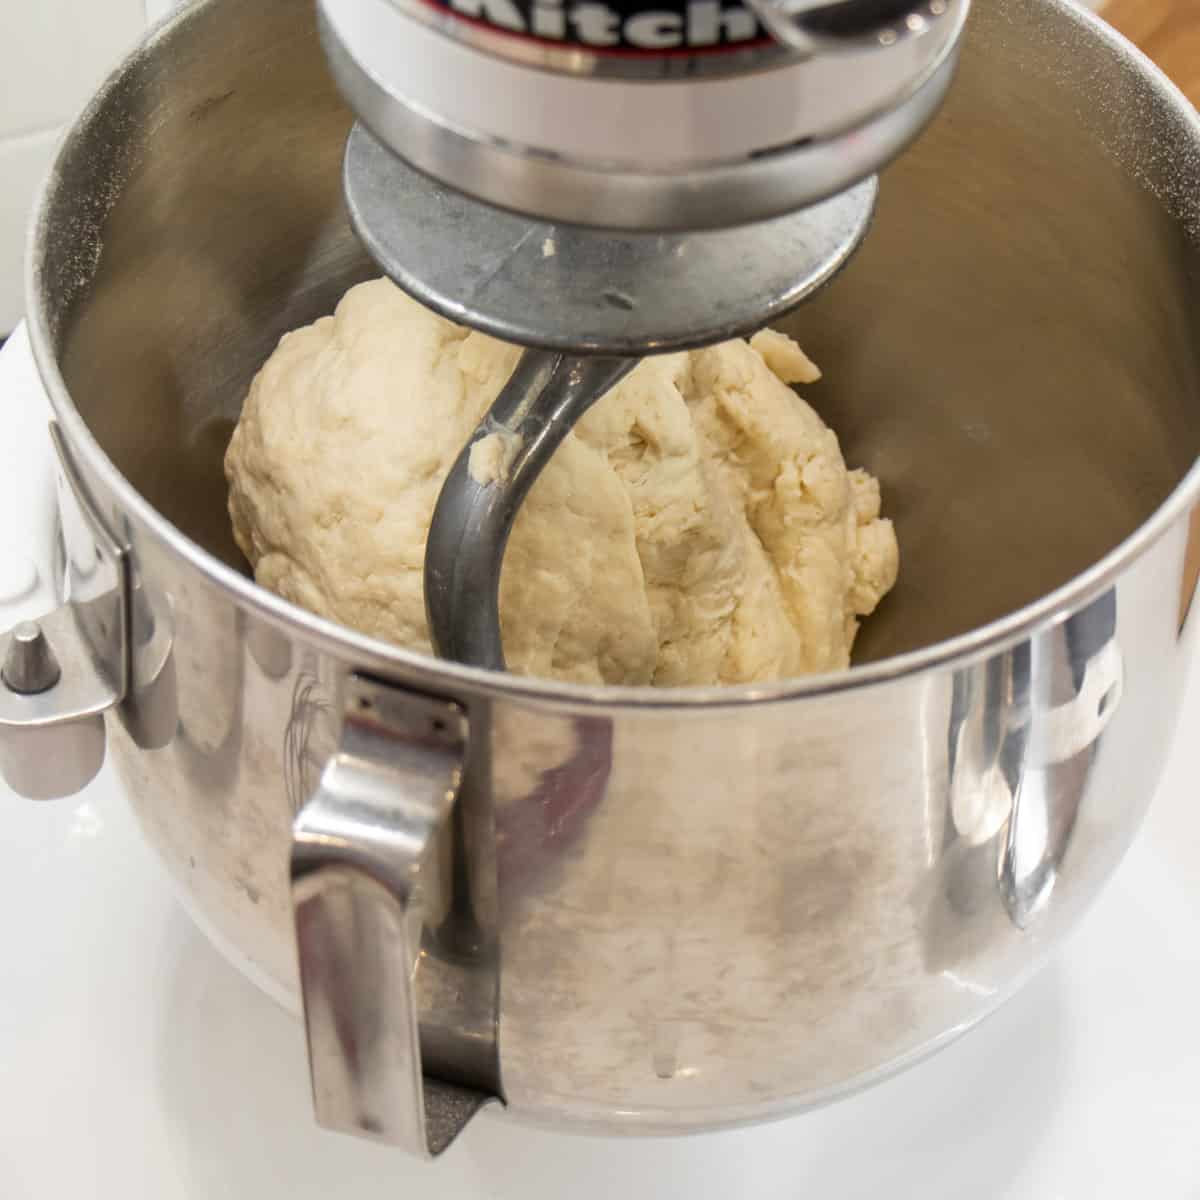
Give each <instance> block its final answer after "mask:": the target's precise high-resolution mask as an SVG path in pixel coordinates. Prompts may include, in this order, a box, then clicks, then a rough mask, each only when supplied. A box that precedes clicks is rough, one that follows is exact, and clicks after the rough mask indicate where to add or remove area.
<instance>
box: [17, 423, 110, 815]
mask: <svg viewBox="0 0 1200 1200" xmlns="http://www.w3.org/2000/svg"><path fill="white" fill-rule="evenodd" d="M51 434H52V440H53V442H54V445H55V447H56V449H57V450H58V452H59V462H60V472H59V485H60V486H59V512H60V516H61V518H62V520H63V522H64V523H65V522H68V521H69V522H71V527H72V535H73V539H74V545H75V547H76V554H75V556H74V557H73V558H71V559H70V560H69V564H68V571H69V572H70V583H71V587H70V597H69V598H68V599H67V601H66V602H65V603H64V604H62V605H61V606H60V607H59V608H57V609H55V610H54V611H52V612H49V613H46V614H45V615H43V616H41V617H39V618H38V619H37V621H36V622H22V623H21V624H19V625H18V626H17V627H16V628H15V629H13V630H10V631H9V632H8V633H5V634H3V635H0V663H2V664H3V669H2V670H0V775H2V776H3V777H4V779H5V781H6V782H7V783H8V785H9V787H11V788H12V789H13V791H15V792H16V793H17V794H18V795H21V796H25V797H27V798H28V799H31V800H52V799H57V798H59V797H61V796H70V795H72V794H74V793H75V792H77V791H79V790H80V788H82V787H85V786H86V785H87V784H88V783H89V782H91V780H92V779H93V778H94V777H95V775H96V773H97V772H98V771H99V770H100V768H101V767H102V766H103V765H104V755H105V736H104V720H103V714H104V713H105V712H107V711H108V710H109V709H111V708H113V707H114V706H115V705H117V704H118V703H119V702H120V701H121V699H122V698H123V697H124V696H125V695H126V693H127V691H128V689H129V666H128V650H129V621H128V585H127V564H126V561H125V551H124V549H123V548H122V547H121V546H120V544H119V543H118V542H117V541H116V540H115V539H114V538H113V536H112V535H111V534H110V533H109V531H108V529H107V528H106V527H105V524H104V522H103V521H102V520H101V518H100V517H99V515H98V514H97V513H96V511H95V510H94V508H93V507H92V504H91V501H90V500H89V498H88V497H87V495H86V493H85V491H84V487H83V484H82V483H81V481H80V480H79V478H78V477H77V476H76V474H75V472H74V470H73V468H72V466H71V463H70V458H69V457H68V455H67V453H66V450H65V447H64V446H63V443H62V440H61V437H60V435H59V432H58V429H57V426H55V425H52V426H51Z"/></svg>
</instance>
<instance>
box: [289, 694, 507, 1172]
mask: <svg viewBox="0 0 1200 1200" xmlns="http://www.w3.org/2000/svg"><path fill="white" fill-rule="evenodd" d="M466 745H467V722H466V718H465V716H464V714H463V712H462V710H461V709H460V708H458V706H457V705H454V704H452V703H448V702H446V701H442V700H436V699H432V698H428V697H425V696H420V695H416V694H414V693H411V692H407V691H403V690H401V689H400V688H397V687H393V686H391V685H388V684H384V683H379V682H376V681H374V680H371V679H367V678H364V677H362V676H351V677H350V679H349V680H348V683H347V689H346V701H345V710H344V726H343V730H342V736H341V741H340V744H339V746H338V750H337V752H336V754H335V755H334V756H333V758H332V759H331V760H330V762H329V764H328V765H327V766H326V768H325V770H324V772H323V774H322V776H321V781H320V784H319V786H318V788H317V791H316V794H315V795H314V796H313V797H312V798H311V799H310V800H309V801H308V803H307V804H305V806H304V807H303V808H302V809H301V810H300V812H299V814H298V816H297V817H296V819H295V822H294V824H293V827H292V855H291V885H292V904H293V913H294V918H295V928H296V945H297V951H298V954H299V960H300V982H301V991H302V994H303V1001H304V1023H305V1028H306V1031H307V1036H308V1056H309V1067H310V1071H311V1075H312V1089H313V1104H314V1107H315V1109H316V1114H317V1120H318V1121H319V1122H320V1124H321V1125H323V1126H324V1127H325V1128H327V1129H333V1130H338V1131H340V1132H343V1133H351V1134H355V1135H358V1136H360V1137H367V1138H370V1139H373V1140H375V1141H382V1142H386V1143H388V1144H391V1145H395V1146H399V1147H401V1148H402V1149H405V1150H408V1151H409V1152H411V1153H413V1154H417V1155H420V1156H421V1157H425V1158H431V1157H433V1156H435V1155H437V1154H439V1153H440V1152H441V1151H442V1150H444V1149H445V1148H446V1146H448V1145H449V1144H450V1142H451V1141H453V1140H454V1138H455V1137H456V1136H457V1135H458V1133H459V1132H460V1131H461V1130H462V1129H463V1127H464V1126H465V1125H466V1124H467V1122H468V1121H469V1120H470V1119H471V1118H472V1117H473V1116H474V1115H475V1114H476V1113H477V1112H478V1111H479V1110H480V1108H482V1107H483V1106H484V1105H485V1104H487V1103H488V1102H489V1101H491V1100H493V1099H494V1096H492V1095H491V1094H489V1093H487V1092H483V1091H479V1090H476V1089H474V1088H471V1087H463V1086H459V1085H457V1084H451V1083H445V1082H441V1081H438V1080H434V1079H431V1078H429V1077H427V1076H426V1075H425V1073H424V1070H423V1065H422V1055H421V1043H420V1036H419V1031H418V1019H417V1013H418V1001H417V988H418V971H417V966H418V961H419V960H420V959H422V958H424V957H425V947H424V945H423V933H424V929H425V926H426V918H427V916H428V915H429V914H430V913H431V912H432V911H435V910H438V909H439V907H440V906H441V905H442V902H443V901H444V900H445V896H444V895H441V894H439V891H440V888H439V870H438V868H439V866H441V865H443V863H442V861H440V860H444V858H445V857H446V856H445V855H442V854H441V853H440V852H441V851H442V850H444V849H445V848H446V845H447V839H448V838H450V837H451V836H452V830H451V828H450V826H451V819H452V814H453V810H454V808H455V805H456V802H457V799H458V790H459V784H460V781H461V778H462V772H463V766H464V761H465V754H466Z"/></svg>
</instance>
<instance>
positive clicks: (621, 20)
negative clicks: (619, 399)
mask: <svg viewBox="0 0 1200 1200" xmlns="http://www.w3.org/2000/svg"><path fill="white" fill-rule="evenodd" d="M967 2H968V0H922V2H921V3H913V2H912V0H834V2H833V3H829V2H828V0H748V4H749V7H747V8H743V7H741V6H740V5H738V4H736V3H733V4H726V3H725V0H686V2H685V0H666V2H665V3H662V4H661V5H660V6H658V7H655V8H653V9H650V8H647V7H646V5H645V3H644V2H642V0H620V3H619V4H618V5H617V7H616V8H613V7H610V6H606V5H603V4H588V5H586V6H576V7H572V6H571V5H569V4H567V3H565V2H564V0H321V3H320V12H321V17H322V32H323V37H324V41H325V46H326V50H327V52H328V54H329V58H330V61H331V63H332V65H333V69H334V74H335V76H336V77H337V79H338V82H339V83H340V85H341V86H342V88H343V90H344V91H345V92H346V94H347V96H348V97H349V98H350V100H351V102H352V103H353V104H354V105H355V107H356V109H357V110H358V112H359V115H360V117H361V119H362V121H363V124H361V125H359V126H356V127H355V129H354V131H353V132H352V134H351V136H350V139H349V143H348V146H347V151H346V158H345V179H344V182H345V192H346V200H347V204H348V207H349V210H350V215H351V219H352V221H353V223H354V226H355V228H356V229H357V231H358V233H359V235H360V237H361V238H362V240H363V242H364V243H365V245H366V246H367V248H368V250H369V251H370V252H371V253H372V255H373V256H374V257H375V259H376V260H377V261H378V262H379V264H380V265H381V266H382V267H383V269H384V270H385V271H386V272H387V274H388V275H390V276H391V277H392V279H393V280H395V282H396V283H397V284H399V285H400V286H401V287H402V288H403V289H404V290H405V291H407V292H408V293H410V294H411V295H412V296H414V297H415V298H416V299H417V300H419V301H421V302H422V303H424V304H425V305H426V306H427V307H429V308H431V309H433V310H435V311H436V312H439V313H441V314H442V315H443V316H446V317H448V318H450V319H451V320H454V321H457V322H459V323H461V324H464V325H467V326H470V327H472V328H475V329H479V330H482V331H484V332H486V333H489V334H491V335H493V336H495V337H499V338H502V339H504V340H506V341H509V342H514V343H517V344H519V345H523V346H526V347H529V349H527V350H526V352H525V354H524V356H523V357H522V359H521V361H520V364H519V366H518V368H517V370H516V372H515V373H514V375H513V378H512V379H511V380H510V382H509V383H508V384H507V385H506V387H505V388H504V389H503V390H502V392H501V394H500V396H499V397H498V398H497V399H496V401H495V403H494V405H493V407H492V409H491V411H490V412H489V413H488V414H487V416H486V417H485V419H484V421H483V422H482V423H481V424H480V426H479V428H478V429H477V430H476V431H475V434H474V435H473V436H472V438H471V440H470V442H469V444H468V445H467V447H465V448H464V450H463V452H462V454H461V455H460V457H459V459H458V461H457V462H456V464H455V466H454V467H453V469H452V470H451V472H450V474H449V477H448V478H447V481H446V483H445V485H444V487H443V491H442V494H441V497H440V499H439V502H438V505H437V509H436V511H435V514H434V518H433V523H432V526H431V529H430V533H429V539H428V544H427V549H426V560H425V594H426V604H427V610H428V618H429V626H430V632H431V635H432V638H433V643H434V646H435V648H436V649H437V650H438V652H439V653H440V654H442V655H444V656H446V657H450V658H455V659H458V660H460V661H463V662H468V663H472V664H475V665H479V666H487V667H494V668H499V669H502V668H503V666H504V656H503V652H502V648H501V643H500V618H499V584H500V568H501V563H502V559H503V554H504V549H505V546H506V544H507V541H508V536H509V533H510V531H511V529H512V525H513V521H514V520H515V517H516V513H517V511H518V509H519V507H520V504H521V501H522V500H523V499H524V497H525V496H526V495H527V494H528V492H529V489H530V488H531V487H532V485H533V483H534V482H535V480H536V478H537V476H538V474H539V473H540V472H541V470H542V468H543V467H544V466H545V465H546V463H547V462H548V461H549V459H550V457H551V456H552V455H553V453H554V450H555V449H556V448H557V446H558V445H559V444H560V443H561V441H562V439H563V438H564V437H565V436H566V434H567V433H568V432H569V431H570V430H571V428H572V427H573V426H574V424H575V422H576V421H577V420H578V419H579V418H580V417H581V416H582V415H583V413H584V412H586V411H587V409H588V408H589V407H590V406H591V405H592V404H593V403H595V401H596V400H597V399H599V398H600V397H601V396H602V395H604V393H605V392H606V391H607V390H608V389H609V388H610V387H612V386H613V385H614V384H616V383H617V382H618V381H619V380H620V379H622V378H623V377H624V376H625V375H626V374H627V373H628V372H629V371H630V370H631V369H632V368H633V366H634V365H636V362H637V359H638V358H640V357H642V356H644V355H647V354H659V353H665V352H668V351H673V350H682V349H686V348H690V347H695V346H703V345H707V344H711V343H714V342H719V341H722V340H725V339H728V338H731V337H735V336H738V335H742V334H749V333H752V332H754V331H756V330H758V329H760V328H762V327H763V326H764V325H766V324H768V323H769V322H770V321H771V320H773V319H774V318H776V317H778V316H780V315H781V314H783V313H784V312H786V311H788V310H789V309H790V308H792V307H794V306H795V305H796V304H798V303H800V302H801V301H803V300H804V299H805V298H806V297H807V296H809V295H811V294H812V292H813V291H815V290H816V289H817V288H819V287H820V286H822V285H823V284H824V283H826V282H827V281H828V280H829V279H830V278H831V277H832V276H833V275H834V274H835V273H836V272H837V271H838V270H839V269H840V267H841V266H842V265H843V264H844V263H845V262H846V260H847V259H848V258H849V256H850V255H851V254H852V253H853V251H854V249H855V247H856V246H857V245H858V243H859V242H860V241H861V239H862V237H863V236H864V234H865V232H866V230H867V227H868V225H869V223H870V218H871V213H872V211H873V208H874V202H875V195H876V184H875V181H874V179H868V177H869V176H870V175H871V174H872V173H873V172H874V171H875V170H877V169H878V168H879V167H880V166H881V165H883V163H884V162H886V161H887V159H888V158H890V157H891V156H892V155H893V154H895V153H896V152H897V151H898V150H899V149H900V148H901V147H902V146H903V145H904V144H905V143H906V142H907V141H908V140H910V139H911V138H912V137H913V136H914V135H915V134H916V133H917V132H918V131H919V130H920V129H921V128H922V127H923V126H924V124H925V122H926V121H927V120H928V119H929V117H930V116H931V115H932V113H933V112H934V110H935V109H936V107H937V105H938V103H939V102H940V100H941V98H942V95H943V94H944V92H945V90H946V87H947V86H948V83H949V78H950V74H951V72H952V70H953V67H954V63H955V60H956V57H957V48H958V38H959V35H960V33H961V31H962V27H963V23H964V20H965V16H966V11H967ZM585 9H586V12H585V11H584V10H585ZM368 130H370V132H368ZM864 179H866V180H867V182H862V181H863V180H864ZM496 205H500V206H503V207H500V208H498V207H496ZM491 435H500V436H502V437H504V438H506V439H508V441H507V443H506V444H507V445H508V446H509V447H510V451H511V452H510V453H509V454H508V456H507V457H508V461H507V463H506V464H505V467H504V469H503V470H502V471H500V472H499V474H498V475H496V476H495V477H494V478H490V479H488V480H486V481H481V480H480V479H477V478H475V477H474V476H473V475H472V472H471V470H470V456H471V451H472V447H473V446H474V445H475V443H476V442H479V441H480V440H482V439H484V438H486V437H489V436H491Z"/></svg>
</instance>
